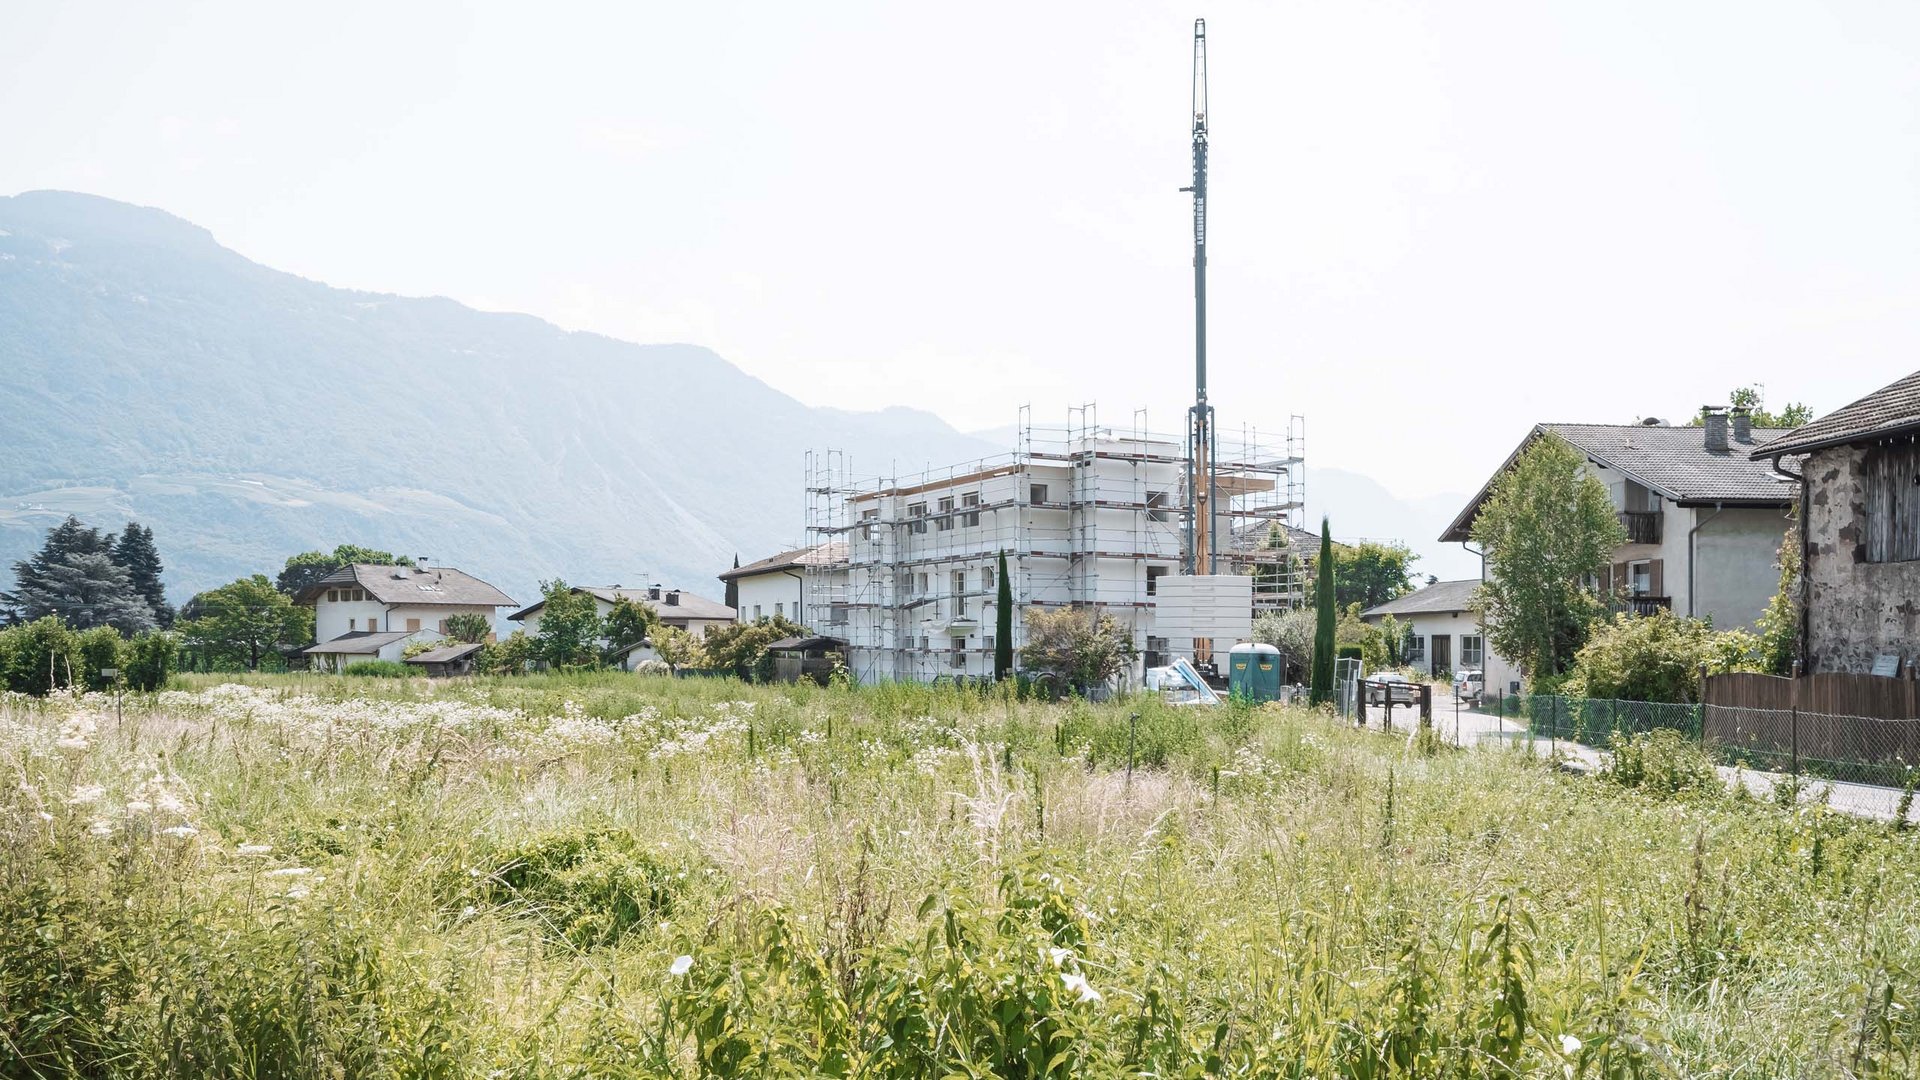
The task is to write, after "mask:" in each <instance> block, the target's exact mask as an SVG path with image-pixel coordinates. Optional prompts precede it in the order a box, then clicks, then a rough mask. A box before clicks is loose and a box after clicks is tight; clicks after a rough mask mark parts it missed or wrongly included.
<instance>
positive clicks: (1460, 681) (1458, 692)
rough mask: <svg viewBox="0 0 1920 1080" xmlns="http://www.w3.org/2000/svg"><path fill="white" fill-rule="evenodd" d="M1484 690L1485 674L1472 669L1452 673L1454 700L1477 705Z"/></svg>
mask: <svg viewBox="0 0 1920 1080" xmlns="http://www.w3.org/2000/svg"><path fill="white" fill-rule="evenodd" d="M1486 690H1487V681H1486V675H1485V674H1483V673H1481V672H1478V671H1474V670H1472V669H1468V670H1466V671H1456V672H1454V673H1453V696H1454V698H1455V699H1456V700H1459V701H1464V702H1466V703H1467V704H1469V705H1478V704H1480V698H1481V696H1482V695H1484V694H1485V693H1486Z"/></svg>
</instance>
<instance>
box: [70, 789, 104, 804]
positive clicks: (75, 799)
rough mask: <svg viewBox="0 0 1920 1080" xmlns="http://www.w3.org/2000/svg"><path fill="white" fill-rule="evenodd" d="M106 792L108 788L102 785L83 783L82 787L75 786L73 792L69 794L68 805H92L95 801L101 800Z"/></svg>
mask: <svg viewBox="0 0 1920 1080" xmlns="http://www.w3.org/2000/svg"><path fill="white" fill-rule="evenodd" d="M106 793H107V789H106V788H103V787H101V786H100V785H99V784H83V785H81V786H80V787H77V788H74V789H73V794H71V795H69V796H67V805H68V806H92V805H93V804H94V803H97V802H99V801H100V800H101V798H102V797H103V796H105V795H106Z"/></svg>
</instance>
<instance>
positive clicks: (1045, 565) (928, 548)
mask: <svg viewBox="0 0 1920 1080" xmlns="http://www.w3.org/2000/svg"><path fill="white" fill-rule="evenodd" d="M1304 430H1305V428H1304V423H1303V421H1302V420H1301V418H1300V417H1297V416H1295V417H1291V418H1289V420H1288V422H1287V424H1286V425H1285V427H1284V428H1283V429H1282V430H1281V431H1280V432H1278V433H1275V434H1266V433H1262V432H1258V431H1255V430H1254V429H1251V428H1248V429H1244V430H1243V431H1242V432H1241V434H1240V437H1239V438H1237V439H1236V438H1231V437H1225V436H1224V433H1221V432H1219V431H1217V430H1216V432H1215V437H1216V440H1217V442H1216V447H1215V449H1214V450H1212V451H1211V453H1210V461H1209V464H1210V466H1211V469H1210V471H1211V473H1212V477H1211V484H1212V491H1213V500H1212V503H1211V505H1212V506H1213V513H1212V515H1211V523H1212V526H1213V536H1214V540H1213V546H1214V548H1215V554H1214V557H1213V558H1212V560H1211V563H1212V570H1213V572H1214V574H1217V575H1220V576H1222V578H1223V579H1235V578H1239V579H1244V585H1245V587H1246V588H1247V589H1248V592H1249V599H1248V601H1247V603H1246V605H1245V610H1246V611H1247V618H1248V619H1249V620H1250V619H1251V617H1252V615H1253V614H1254V613H1255V612H1257V611H1261V610H1277V609H1285V608H1290V607H1295V606H1298V605H1299V604H1300V603H1301V602H1302V599H1303V596H1304V582H1303V576H1304V574H1303V572H1304V565H1303V561H1302V560H1303V559H1304V558H1305V557H1307V556H1309V555H1310V554H1311V552H1310V551H1307V550H1303V547H1302V544H1301V538H1302V537H1303V536H1304V535H1305V534H1303V533H1301V532H1300V531H1299V524H1300V522H1299V518H1300V515H1301V507H1302V505H1303V500H1304V498H1305V477H1304V471H1303V458H1304V451H1305V445H1304ZM1190 442H1191V440H1190V439H1189V438H1188V437H1186V436H1185V435H1183V434H1166V433H1155V432H1152V431H1150V430H1149V429H1148V427H1147V419H1146V414H1145V412H1144V411H1141V412H1137V413H1135V414H1134V417H1133V420H1132V422H1131V425H1130V426H1128V427H1126V428H1116V427H1105V426H1102V425H1101V424H1100V423H1099V421H1098V418H1097V416H1096V413H1095V410H1094V408H1093V407H1092V406H1087V407H1084V408H1080V409H1074V410H1071V411H1070V413H1069V417H1068V422H1067V423H1066V424H1064V425H1061V426H1058V427H1048V426H1040V425H1035V424H1034V423H1033V422H1032V418H1031V415H1030V413H1029V412H1028V411H1027V410H1022V412H1021V417H1020V424H1019V428H1018V436H1017V445H1016V446H1015V447H1013V448H1012V449H1011V450H1010V451H1009V452H1008V453H1006V454H1003V455H999V456H995V457H988V458H982V459H978V460H975V461H969V462H965V463H961V464H956V465H953V466H951V467H948V468H943V469H931V470H926V471H922V472H918V473H914V474H910V475H884V476H873V475H866V476H864V477H863V478H859V479H856V476H859V475H860V474H858V473H856V468H855V463H854V462H851V461H849V460H848V459H847V457H846V456H845V455H844V454H842V453H840V452H838V451H834V450H825V451H815V452H812V453H809V454H808V455H807V493H808V499H807V536H808V542H809V543H810V544H815V545H823V544H832V543H836V542H843V543H844V545H845V547H844V550H845V552H846V560H845V562H844V563H841V562H838V561H835V562H833V563H824V562H822V563H817V564H815V565H810V566H808V567H807V568H806V571H805V572H806V574H807V587H806V590H805V593H806V595H807V597H808V598H809V599H808V610H807V611H806V613H805V614H806V621H807V622H808V623H809V625H811V626H812V627H813V628H814V629H816V630H817V631H819V632H821V633H825V634H829V635H831V636H833V637H837V638H842V639H844V640H845V641H846V642H847V653H848V655H847V664H848V667H849V669H850V670H851V671H852V672H853V674H854V675H855V677H857V678H858V679H859V680H860V681H861V682H879V681H887V680H915V681H928V680H931V679H934V678H937V677H939V676H942V675H946V676H959V675H964V676H969V677H981V676H990V675H991V674H992V671H993V651H994V644H995V642H994V627H995V615H996V611H995V603H996V596H997V591H998V584H999V583H998V581H997V580H996V578H995V574H996V573H997V572H998V570H997V568H998V564H999V558H1000V555H1001V553H1003V552H1004V553H1005V555H1006V565H1007V574H1008V577H1009V578H1010V582H1009V584H1010V587H1011V592H1012V596H1013V602H1014V605H1015V607H1016V608H1017V609H1021V610H1024V609H1028V608H1035V607H1039V608H1058V607H1066V606H1077V607H1086V608H1092V609H1095V610H1100V611H1106V612H1109V613H1111V614H1112V615H1113V616H1114V617H1115V618H1117V619H1119V620H1120V622H1121V624H1122V625H1124V626H1126V627H1128V628H1129V630H1130V631H1131V632H1132V635H1133V643H1134V647H1135V649H1136V650H1137V651H1138V652H1139V654H1140V659H1139V661H1137V662H1136V665H1135V669H1134V673H1133V677H1134V681H1135V683H1136V684H1137V682H1138V678H1139V675H1140V673H1141V669H1142V668H1143V667H1148V666H1157V665H1159V664H1163V663H1166V662H1168V660H1170V659H1171V657H1173V656H1186V657H1189V658H1193V657H1194V656H1195V650H1196V647H1198V648H1200V649H1201V650H1202V651H1204V648H1205V643H1204V642H1201V643H1196V642H1195V641H1193V640H1192V639H1186V640H1181V639H1171V640H1170V639H1169V638H1168V637H1167V636H1165V635H1164V634H1162V633H1160V632H1158V631H1159V630H1160V629H1161V624H1162V622H1163V621H1164V619H1157V618H1156V614H1157V612H1158V611H1159V609H1160V608H1161V607H1163V606H1164V605H1165V603H1166V601H1165V597H1166V595H1167V593H1166V591H1163V589H1162V585H1163V584H1165V585H1167V586H1168V588H1169V589H1171V587H1172V586H1173V585H1175V584H1181V585H1185V584H1186V583H1187V582H1190V581H1201V582H1204V581H1206V580H1207V578H1204V577H1202V578H1193V577H1190V576H1187V575H1183V572H1182V571H1183V567H1192V566H1196V565H1197V566H1200V567H1202V569H1201V570H1200V573H1201V574H1203V575H1205V574H1207V572H1208V571H1207V569H1205V567H1206V565H1207V562H1208V560H1207V559H1205V558H1202V559H1199V560H1198V561H1195V560H1194V559H1193V555H1194V552H1192V551H1191V550H1190V548H1191V545H1192V544H1193V543H1194V541H1193V537H1194V536H1195V535H1196V533H1198V534H1200V535H1205V532H1206V530H1196V529H1195V528H1194V526H1195V522H1194V521H1193V519H1192V514H1193V510H1192V509H1191V507H1193V506H1194V505H1195V503H1196V500H1194V499H1193V498H1191V497H1190V496H1191V494H1192V493H1191V492H1189V490H1188V487H1189V485H1190V483H1191V481H1190V480H1189V477H1190V476H1193V475H1195V470H1194V468H1193V466H1194V461H1193V458H1192V457H1191V455H1190V453H1189V449H1188V448H1189V445H1190ZM1200 475H1203V476H1204V475H1205V473H1204V472H1202V473H1201V474H1200ZM1200 504H1201V505H1207V503H1206V502H1205V500H1201V501H1200ZM1012 624H1013V636H1014V641H1013V645H1014V647H1015V648H1016V649H1017V648H1019V647H1020V645H1021V644H1023V640H1024V620H1023V619H1021V618H1020V617H1019V614H1018V612H1016V615H1015V617H1014V619H1013V620H1012ZM1201 658H1202V659H1204V656H1202V657H1201Z"/></svg>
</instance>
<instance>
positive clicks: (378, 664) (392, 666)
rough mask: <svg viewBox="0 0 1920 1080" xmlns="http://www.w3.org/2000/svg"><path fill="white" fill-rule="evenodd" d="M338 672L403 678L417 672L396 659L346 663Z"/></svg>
mask: <svg viewBox="0 0 1920 1080" xmlns="http://www.w3.org/2000/svg"><path fill="white" fill-rule="evenodd" d="M340 674H342V675H357V676H359V677H360V678H363V679H405V678H409V677H411V676H413V675H415V674H417V672H416V671H415V670H414V669H413V667H412V666H411V665H408V664H403V663H401V662H400V661H398V660H362V661H360V662H359V663H357V664H348V665H347V666H346V667H345V668H344V669H342V670H341V672H340Z"/></svg>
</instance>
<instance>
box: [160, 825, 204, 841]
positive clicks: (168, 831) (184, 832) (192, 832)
mask: <svg viewBox="0 0 1920 1080" xmlns="http://www.w3.org/2000/svg"><path fill="white" fill-rule="evenodd" d="M199 833H200V830H199V829H196V828H194V827H193V826H191V825H170V826H168V827H167V828H164V829H161V830H160V835H161V836H171V837H175V838H176V839H180V840H185V839H187V838H189V837H192V836H197V835H199Z"/></svg>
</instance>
